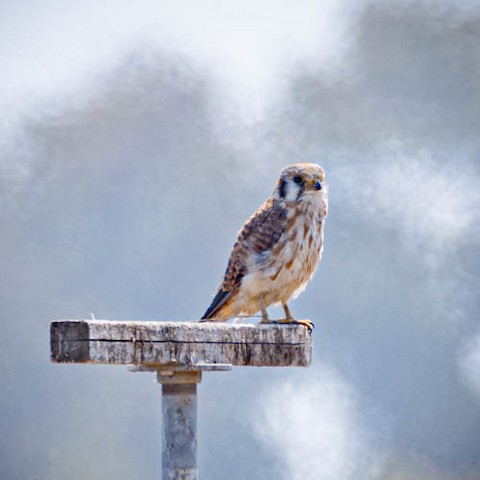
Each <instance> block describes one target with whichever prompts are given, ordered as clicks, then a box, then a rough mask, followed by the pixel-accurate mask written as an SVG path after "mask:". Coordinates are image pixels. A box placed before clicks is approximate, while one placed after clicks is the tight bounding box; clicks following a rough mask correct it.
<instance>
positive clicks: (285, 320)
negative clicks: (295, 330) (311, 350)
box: [272, 318, 315, 333]
mask: <svg viewBox="0 0 480 480" xmlns="http://www.w3.org/2000/svg"><path fill="white" fill-rule="evenodd" d="M272 323H280V324H286V323H287V324H290V325H303V326H304V327H307V328H308V331H309V332H310V333H312V332H313V329H314V328H315V325H314V324H313V322H311V321H310V320H295V319H294V318H282V319H281V320H275V321H273V322H272Z"/></svg>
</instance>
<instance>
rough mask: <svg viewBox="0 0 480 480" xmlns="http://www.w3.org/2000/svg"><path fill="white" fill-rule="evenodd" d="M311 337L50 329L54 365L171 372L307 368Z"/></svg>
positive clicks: (171, 325) (216, 326) (85, 325)
mask: <svg viewBox="0 0 480 480" xmlns="http://www.w3.org/2000/svg"><path fill="white" fill-rule="evenodd" d="M311 357H312V337H311V335H310V333H309V331H308V330H307V329H306V328H305V327H304V326H301V325H258V324H255V325H253V324H225V323H213V322H205V323H198V322H133V321H109V320H61V321H55V322H52V324H51V359H52V362H56V363H98V364H118V365H142V366H149V367H153V368H155V367H159V366H162V367H163V366H172V367H181V368H190V369H201V367H202V366H204V367H205V368H206V369H207V368H208V366H211V365H216V364H231V365H237V366H308V365H310V363H311Z"/></svg>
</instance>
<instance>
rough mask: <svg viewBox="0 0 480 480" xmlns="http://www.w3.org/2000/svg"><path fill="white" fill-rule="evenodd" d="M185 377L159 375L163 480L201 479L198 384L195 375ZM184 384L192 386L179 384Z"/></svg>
mask: <svg viewBox="0 0 480 480" xmlns="http://www.w3.org/2000/svg"><path fill="white" fill-rule="evenodd" d="M189 373H190V372H189ZM199 373H200V372H199ZM182 377H184V376H183V375H174V376H172V377H169V378H166V377H164V376H160V375H159V381H160V383H162V417H163V434H162V480H197V478H198V470H197V383H196V381H195V380H196V377H193V376H192V375H188V376H185V377H187V378H182ZM183 381H187V382H189V383H179V382H183ZM197 381H199V379H198V380H197Z"/></svg>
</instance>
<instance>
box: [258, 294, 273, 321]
mask: <svg viewBox="0 0 480 480" xmlns="http://www.w3.org/2000/svg"><path fill="white" fill-rule="evenodd" d="M258 303H259V304H260V311H261V312H262V319H261V320H260V323H272V321H271V320H270V319H269V318H268V312H267V309H266V308H265V303H264V301H263V296H262V297H260V299H259V301H258Z"/></svg>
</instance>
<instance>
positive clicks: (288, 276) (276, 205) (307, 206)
mask: <svg viewBox="0 0 480 480" xmlns="http://www.w3.org/2000/svg"><path fill="white" fill-rule="evenodd" d="M327 213H328V199H327V189H326V185H325V171H324V170H323V168H322V167H321V166H320V165H317V164H314V163H295V164H293V165H288V166H287V167H285V168H284V169H283V170H282V171H281V173H280V177H279V178H278V180H277V182H276V184H275V189H274V191H273V193H272V195H271V196H270V197H269V198H268V199H267V200H266V201H265V203H264V204H263V205H262V206H261V207H260V208H259V209H258V210H257V211H256V212H255V213H254V214H253V215H252V216H251V217H250V218H249V219H248V220H247V221H246V222H245V223H244V225H243V227H242V228H241V229H240V232H239V234H238V238H237V241H236V242H235V244H234V246H233V249H232V252H231V254H230V258H229V261H228V265H227V270H226V272H225V275H224V277H223V281H222V282H221V283H220V285H219V287H218V289H217V292H216V294H215V296H214V298H213V301H212V303H211V305H210V306H209V307H208V309H207V311H206V312H205V313H204V315H203V317H202V319H201V320H200V321H214V322H224V321H226V320H228V319H229V318H233V317H238V316H240V315H241V316H251V315H254V314H255V313H257V312H258V311H260V312H261V314H262V319H261V321H260V323H294V324H295V323H296V324H303V325H305V326H306V327H307V328H308V329H309V330H312V328H313V324H312V323H311V322H310V321H309V320H295V319H294V318H293V316H292V314H291V313H290V309H289V308H288V302H289V301H290V299H292V298H296V297H297V296H298V295H299V294H300V292H302V291H303V290H304V289H305V287H306V286H307V284H308V282H309V281H310V280H311V278H312V277H313V274H314V273H315V270H316V269H317V266H318V263H319V261H320V258H321V256H322V251H323V230H324V223H325V219H326V217H327ZM278 304H280V305H282V307H283V310H284V312H285V318H284V319H281V320H277V321H272V320H270V319H269V317H268V313H267V308H268V307H269V306H271V305H278Z"/></svg>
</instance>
